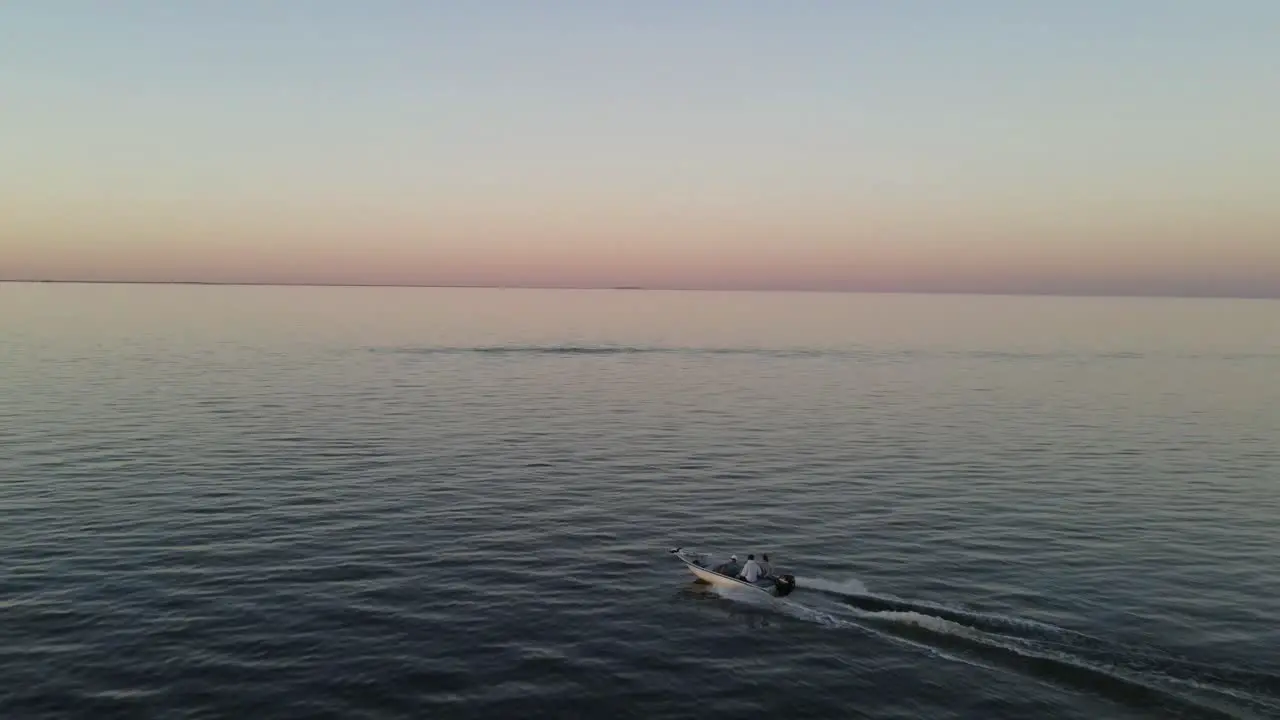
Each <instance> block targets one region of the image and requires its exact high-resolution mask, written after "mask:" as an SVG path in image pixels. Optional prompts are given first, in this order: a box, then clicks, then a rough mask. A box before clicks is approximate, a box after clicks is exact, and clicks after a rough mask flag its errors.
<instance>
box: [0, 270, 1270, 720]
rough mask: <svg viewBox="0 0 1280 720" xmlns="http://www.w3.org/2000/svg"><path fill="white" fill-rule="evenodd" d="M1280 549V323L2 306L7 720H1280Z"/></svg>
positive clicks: (789, 302)
mask: <svg viewBox="0 0 1280 720" xmlns="http://www.w3.org/2000/svg"><path fill="white" fill-rule="evenodd" d="M675 545H684V546H686V547H694V548H698V549H701V550H705V551H708V552H736V553H738V554H739V555H742V554H743V553H745V552H751V551H755V552H759V551H766V552H770V553H771V554H772V555H773V557H774V561H775V564H777V565H780V566H782V567H784V568H785V569H787V570H790V571H791V572H793V573H794V574H795V575H796V576H797V578H798V582H799V585H800V589H798V590H797V591H796V592H795V593H794V594H793V595H792V596H791V597H790V598H788V599H787V601H785V602H779V601H776V600H771V599H768V598H764V597H760V598H753V597H745V596H737V595H734V594H732V593H718V592H713V591H710V590H707V589H706V588H705V587H702V586H697V585H694V584H693V583H691V582H690V581H691V579H692V578H691V576H690V575H689V574H688V573H687V572H686V571H685V570H684V569H683V568H682V567H681V566H680V565H679V564H678V563H677V562H676V561H675V560H673V559H672V558H671V557H670V556H669V555H668V554H667V550H668V548H670V547H673V546H675ZM1277 548H1280V303H1276V302H1265V301H1207V300H1139V299H1131V300H1119V299H1059V298H1005V297H944V296H937V297H917V296H892V295H881V296H877V295H821V294H810V295H806V294H795V295H788V294H747V293H738V294H735V293H723V294H721V293H674V292H673V293H658V292H626V291H618V292H587V291H516V290H412V289H337V288H333V289H319V288H230V287H227V288H218V287H143V286H68V285H12V284H11V285H0V610H2V612H3V616H2V617H3V622H0V717H3V718H5V719H6V720H8V719H11V718H13V719H17V718H44V717H48V718H70V717H84V718H114V717H154V718H251V717H252V718H294V717H297V718H303V717H308V718H310V717H342V718H401V717H404V718H408V717H420V718H464V717H474V718H540V717H546V718H575V717H581V718H646V719H648V718H693V717H716V718H760V717H795V718H884V719H889V718H903V719H906V718H912V719H917V718H918V719H925V718H927V719H930V720H945V719H949V718H955V719H959V718H966V719H968V718H974V719H978V718H981V719H984V720H988V719H992V718H1080V719H1082V720H1084V719H1089V720H1092V719H1095V718H1183V717H1185V718H1266V717H1270V718H1276V717H1280V622H1278V621H1280V574H1278V573H1277V570H1278V567H1277V566H1278V562H1277V559H1278V558H1280V551H1278V550H1277Z"/></svg>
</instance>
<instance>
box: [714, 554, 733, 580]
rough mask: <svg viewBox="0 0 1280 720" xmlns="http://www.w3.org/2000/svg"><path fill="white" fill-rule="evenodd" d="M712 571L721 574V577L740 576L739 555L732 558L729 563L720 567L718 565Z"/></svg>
mask: <svg viewBox="0 0 1280 720" xmlns="http://www.w3.org/2000/svg"><path fill="white" fill-rule="evenodd" d="M712 570H714V571H715V572H718V573H720V574H721V575H728V576H729V577H733V576H735V575H737V574H738V556H737V555H732V556H730V557H729V562H727V563H721V564H720V565H717V566H715V567H714V568H712Z"/></svg>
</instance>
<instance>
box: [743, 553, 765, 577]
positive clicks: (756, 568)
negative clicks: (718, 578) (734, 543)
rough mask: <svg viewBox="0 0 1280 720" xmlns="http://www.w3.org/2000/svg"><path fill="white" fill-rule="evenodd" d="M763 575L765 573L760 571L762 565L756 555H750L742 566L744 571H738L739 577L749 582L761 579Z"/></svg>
mask: <svg viewBox="0 0 1280 720" xmlns="http://www.w3.org/2000/svg"><path fill="white" fill-rule="evenodd" d="M762 575H764V573H763V572H761V571H760V565H759V563H757V562H756V556H755V555H748V556H747V564H746V565H743V566H742V572H740V573H738V577H740V578H742V579H743V580H746V581H747V582H749V583H753V582H755V581H757V580H759V579H760V577H761V576H762Z"/></svg>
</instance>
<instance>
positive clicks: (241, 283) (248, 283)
mask: <svg viewBox="0 0 1280 720" xmlns="http://www.w3.org/2000/svg"><path fill="white" fill-rule="evenodd" d="M0 283H12V284H27V285H47V284H59V285H200V286H214V287H303V288H306V287H315V288H404V289H415V288H416V289H423V290H588V291H601V290H603V291H625V292H733V293H825V294H840V295H974V296H984V295H985V296H993V297H1074V298H1151V299H1169V300H1280V295H1225V294H1212V293H1209V294H1182V295H1176V294H1164V293H1093V292H1078V293H1072V292H1061V291H1045V292H1028V291H1021V292H1017V291H999V290H858V289H837V288H750V287H743V288H708V287H679V286H647V287H646V286H635V285H491V284H453V285H450V284H440V283H359V282H266V281H252V280H85V279H29V278H0Z"/></svg>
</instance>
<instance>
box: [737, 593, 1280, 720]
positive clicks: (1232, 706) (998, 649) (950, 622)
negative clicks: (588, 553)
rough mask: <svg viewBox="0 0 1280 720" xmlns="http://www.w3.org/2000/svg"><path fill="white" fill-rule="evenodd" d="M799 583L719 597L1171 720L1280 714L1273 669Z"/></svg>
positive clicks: (1278, 680) (1279, 680) (1278, 679)
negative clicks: (770, 592) (777, 593)
mask: <svg viewBox="0 0 1280 720" xmlns="http://www.w3.org/2000/svg"><path fill="white" fill-rule="evenodd" d="M796 585H797V589H796V591H795V593H793V594H792V595H791V596H790V597H788V598H781V599H779V598H768V597H750V595H758V593H741V592H733V591H726V592H721V593H720V594H722V595H725V596H728V597H732V599H733V600H735V601H742V602H750V603H752V604H757V605H767V606H770V607H772V608H773V609H775V610H777V611H780V612H782V613H785V614H786V615H788V616H790V617H792V618H795V619H797V620H801V621H805V622H811V623H814V624H817V625H820V626H823V627H828V628H832V629H841V630H850V631H857V632H862V633H867V634H870V635H873V636H875V637H878V638H880V639H884V640H887V641H889V642H893V643H896V644H899V645H903V646H908V647H911V648H914V649H916V650H918V651H922V652H926V653H928V654H930V655H933V656H936V657H939V658H942V659H946V660H949V661H955V662H963V663H966V664H970V665H974V666H978V667H983V668H986V669H991V670H995V671H998V672H1010V673H1017V674H1020V675H1023V676H1029V677H1034V678H1036V679H1038V680H1041V681H1042V682H1045V683H1048V684H1051V685H1056V686H1061V687H1067V688H1071V689H1075V690H1079V691H1085V692H1089V693H1091V694H1096V695H1100V696H1103V697H1106V698H1108V699H1110V700H1112V701H1114V702H1119V703H1122V704H1125V705H1130V706H1134V707H1139V708H1144V709H1148V710H1156V709H1158V710H1159V711H1160V712H1161V713H1162V714H1163V716H1165V717H1174V718H1176V717H1194V718H1224V719H1227V718H1231V719H1234V720H1245V719H1248V720H1253V719H1255V718H1258V719H1260V718H1274V717H1280V676H1278V675H1276V674H1273V673H1268V672H1262V671H1255V670H1250V669H1245V668H1231V667H1219V666H1215V665H1209V664H1205V663H1197V662H1194V661H1190V660H1186V659H1183V658H1180V657H1177V656H1174V655H1172V654H1170V653H1166V652H1163V651H1161V650H1159V649H1156V648H1144V647H1133V646H1127V645H1123V644H1120V643H1116V642H1112V641H1108V640H1106V639H1103V638H1099V637H1095V636H1093V635H1090V634H1088V633H1083V632H1079V631H1076V630H1071V629H1069V628H1063V627H1059V626H1057V625H1054V624H1052V623H1046V622H1041V621H1037V620H1032V619H1028V618H1020V617H1011V616H1007V615H1002V614H999V613H985V612H978V611H974V610H969V609H962V608H955V607H948V606H945V605H940V604H937V603H931V602H924V601H918V600H908V599H903V598H898V597H894V596H891V595H882V594H877V593H872V592H870V591H868V590H867V588H866V587H865V586H864V585H863V584H862V583H861V582H858V581H857V580H848V581H844V582H834V581H829V580H825V579H821V578H797V581H796Z"/></svg>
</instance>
